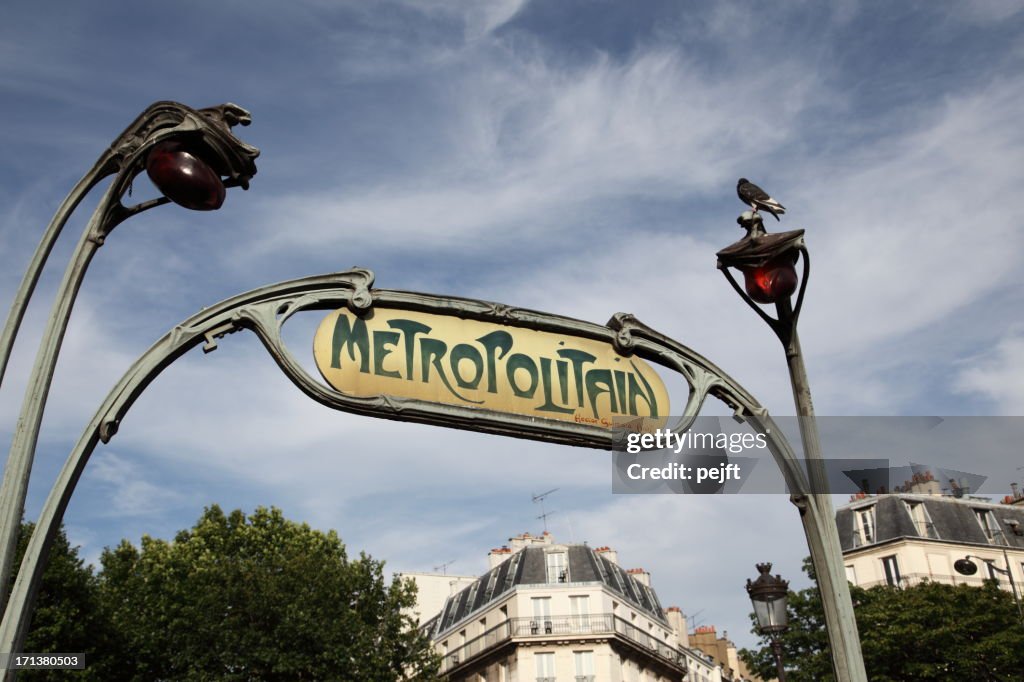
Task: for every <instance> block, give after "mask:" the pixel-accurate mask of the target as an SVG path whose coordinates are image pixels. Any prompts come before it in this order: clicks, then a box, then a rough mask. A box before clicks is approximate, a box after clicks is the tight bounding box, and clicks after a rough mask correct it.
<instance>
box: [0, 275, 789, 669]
mask: <svg viewBox="0 0 1024 682" xmlns="http://www.w3.org/2000/svg"><path fill="white" fill-rule="evenodd" d="M373 280H374V276H373V273H372V272H370V271H369V270H365V269H354V270H349V271H347V272H341V273H336V274H329V275H320V276H314V277H307V278H303V279H297V280H292V281H288V282H281V283H278V284H274V285H270V286H266V287H262V288H259V289H255V290H253V291H249V292H246V293H243V294H240V295H238V296H235V297H233V298H230V299H227V300H225V301H222V302H221V303H218V304H216V305H213V306H211V307H209V308H204V309H203V310H202V311H201V312H199V313H197V314H196V315H193V316H192V317H190V318H189V319H187V320H185V321H184V322H182V323H181V324H179V325H177V326H175V327H174V328H173V329H172V330H171V331H170V332H168V333H167V334H166V335H165V336H164V337H163V338H162V339H160V340H159V341H157V342H156V343H155V344H154V345H153V346H152V347H150V349H149V350H148V351H146V353H144V354H143V355H142V356H141V357H140V358H139V359H138V360H136V362H135V363H134V364H133V365H132V367H131V368H130V369H129V370H128V372H127V373H126V374H125V375H124V376H123V377H122V378H121V380H120V381H119V382H118V384H117V385H116V386H115V387H114V388H113V390H111V392H110V393H109V394H108V395H107V398H106V399H105V400H104V402H103V403H102V405H101V406H100V408H99V410H98V411H97V412H96V414H95V415H94V416H93V418H92V420H91V421H90V422H89V425H88V426H87V427H86V430H85V432H84V433H83V434H82V436H81V438H80V439H79V441H78V443H77V444H76V446H75V448H74V450H72V452H71V454H70V455H69V456H68V459H67V461H66V462H65V464H64V467H63V469H62V470H61V472H60V474H59V476H58V478H57V481H56V483H55V484H54V487H53V489H52V490H51V492H50V495H49V497H48V498H47V500H46V502H45V504H44V506H43V510H42V513H41V515H40V518H39V520H38V522H37V525H36V532H35V533H34V534H33V536H32V538H31V540H30V543H29V547H28V550H27V551H26V553H25V557H24V560H23V561H22V566H21V570H20V571H19V573H18V578H17V580H16V582H15V587H14V590H13V592H12V594H11V598H10V604H9V607H8V609H7V611H6V612H5V614H4V619H3V623H2V624H0V651H17V650H18V643H19V642H21V641H23V639H22V638H23V636H24V634H25V632H24V629H25V628H26V627H27V624H28V618H27V617H26V616H27V614H28V613H29V611H30V609H31V604H32V600H33V598H34V594H35V590H36V589H37V587H38V583H39V580H40V577H41V575H42V569H43V566H44V565H45V558H46V555H47V553H48V552H49V547H50V545H51V543H52V541H53V538H54V535H55V533H56V530H57V528H58V526H59V524H60V520H61V518H62V516H63V513H64V510H65V508H66V507H67V504H68V502H69V500H70V498H71V494H72V493H73V491H74V488H75V485H76V484H77V481H78V479H79V477H80V476H81V474H82V471H83V469H84V467H85V465H86V463H87V462H88V460H89V457H90V456H91V454H92V451H93V449H94V448H95V447H96V445H97V444H98V443H99V442H101V441H102V442H104V443H105V442H108V441H109V440H110V439H111V438H112V437H113V436H114V435H115V434H116V433H117V429H118V427H119V425H120V423H121V420H122V419H123V418H124V416H125V414H126V413H127V412H128V410H129V408H130V407H131V405H132V404H133V403H134V402H135V400H136V399H137V398H138V397H139V395H140V394H141V393H142V392H143V391H144V390H145V389H146V387H147V386H148V385H149V384H150V383H151V382H152V381H153V380H155V379H156V377H157V376H159V374H160V373H161V372H162V371H163V370H164V369H166V368H167V367H168V366H169V365H170V364H171V363H173V362H174V361H175V360H177V359H178V358H179V357H181V356H182V355H184V354H185V353H187V352H188V351H189V350H191V349H192V348H195V347H196V346H201V347H203V349H204V350H205V351H206V352H210V351H212V350H214V349H216V347H217V342H216V340H217V339H218V338H221V337H223V336H224V335H226V334H230V333H234V332H237V331H241V330H249V331H252V332H253V333H254V334H256V336H257V337H258V338H259V339H260V341H261V342H262V343H263V345H264V347H265V348H266V350H267V352H268V353H269V354H270V356H271V357H272V358H273V360H274V361H275V362H276V363H277V365H278V366H279V367H280V368H281V370H282V371H283V372H284V373H285V375H286V376H287V377H288V378H289V379H290V380H291V381H292V383H294V384H295V385H296V386H297V387H298V388H299V390H301V391H302V392H303V393H305V394H306V395H308V396H309V397H311V398H312V399H314V400H316V401H317V402H319V403H321V404H323V405H326V406H328V407H332V408H334V409H338V410H342V411H345V412H350V413H353V414H363V415H368V416H374V417H379V418H384V419H394V420H400V421H410V422H419V423H427V424H434V425H439V426H447V427H451V428H457V429H466V430H472V431H481V432H485V433H494V434H499V435H505V436H513V437H517V438H529V439H535V440H543V441H546V442H556V443H563V444H566V445H574V446H580V447H593V448H601V449H611V448H612V447H614V446H615V445H616V444H617V441H616V434H615V433H614V432H610V431H608V430H607V429H605V428H602V427H597V426H591V425H587V424H576V423H572V422H560V421H555V420H544V419H537V418H533V417H527V416H520V415H514V414H504V413H495V412H491V411H489V410H486V409H477V408H471V407H462V406H457V405H443V404H438V403H431V402H427V401H424V400H418V399H413V398H399V397H394V396H376V397H369V398H367V397H359V396H351V395H346V394H344V393H341V392H339V391H337V390H335V389H333V388H331V387H330V386H327V385H325V384H324V383H323V382H321V381H319V380H317V379H314V378H313V377H312V376H311V375H310V374H309V373H308V372H307V371H306V370H305V369H304V368H303V367H302V365H301V364H300V363H299V362H298V360H297V359H296V358H295V357H294V356H293V355H292V353H291V352H290V351H289V350H288V348H287V346H286V345H285V344H284V341H283V339H282V328H283V326H284V324H285V323H286V322H287V321H288V320H289V319H290V318H292V317H293V316H294V315H296V314H297V313H299V312H302V311H307V310H309V311H312V310H333V309H337V308H339V307H341V306H347V307H349V308H350V309H353V310H354V311H366V310H368V309H370V308H371V307H385V308H386V307H391V308H401V309H405V310H422V311H426V312H436V313H443V314H448V315H452V316H456V317H459V318H468V319H476V320H482V321H501V322H503V323H505V324H510V325H516V326H522V327H527V328H531V329H540V330H543V331H551V332H556V333H566V334H571V335H572V336H576V337H584V338H591V339H595V340H599V341H604V342H607V343H609V344H611V343H614V342H615V339H616V338H619V339H620V340H621V339H623V338H624V339H626V341H627V342H628V345H629V347H630V348H632V349H633V352H634V353H635V354H636V355H637V356H639V357H641V358H644V359H646V360H648V361H651V362H653V363H655V364H657V365H661V366H663V367H666V368H668V369H671V370H675V371H677V372H679V373H680V374H682V375H683V377H684V378H685V379H686V380H687V382H688V383H689V385H690V395H689V399H688V401H687V404H686V408H685V411H684V412H683V416H682V418H681V419H680V420H679V421H678V422H677V423H676V424H675V425H674V426H673V427H672V428H673V430H675V431H677V432H681V431H683V430H685V429H686V428H688V426H689V425H690V424H691V423H692V420H693V419H695V418H696V417H697V413H698V412H699V410H700V408H701V406H702V405H703V402H704V399H705V398H706V397H707V396H708V395H712V396H714V397H716V398H718V399H720V400H722V401H724V402H725V403H727V404H728V405H729V406H730V407H731V408H732V409H733V410H734V411H735V413H736V415H737V416H739V417H745V418H746V419H747V421H748V422H749V423H750V425H751V426H752V428H754V429H755V430H756V431H758V432H759V433H764V434H765V435H766V440H767V443H768V446H769V449H770V451H771V452H772V455H773V457H774V458H775V460H776V462H777V463H778V465H779V467H780V468H781V470H782V473H783V476H784V478H785V479H786V482H787V485H789V487H790V490H793V491H795V492H796V493H797V494H802V493H805V492H806V491H807V490H808V486H807V480H806V477H805V475H804V473H803V471H802V469H801V468H800V466H799V464H798V462H797V460H796V456H795V454H794V453H793V451H792V449H791V448H790V446H789V443H787V442H786V441H785V439H784V438H783V436H782V430H781V429H779V428H778V427H777V426H776V425H775V424H774V423H773V422H772V420H771V418H770V417H769V416H768V414H767V412H766V410H765V409H764V408H763V407H762V406H761V405H760V404H758V403H757V401H756V400H755V399H754V398H753V397H752V396H751V395H750V394H749V393H748V392H747V391H746V390H745V389H743V388H742V387H741V386H740V385H739V384H737V383H736V382H735V381H734V380H733V379H731V378H730V377H729V376H728V375H727V374H725V373H724V372H722V371H721V370H720V369H719V368H718V367H716V366H715V365H714V364H712V363H711V362H710V361H708V360H707V359H706V358H704V357H703V356H701V355H699V354H698V353H696V352H694V351H693V350H691V349H689V348H687V347H686V346H684V345H682V344H680V343H678V342H677V341H674V340H672V339H670V338H668V337H667V336H664V335H662V334H660V333H658V332H656V331H654V330H653V329H651V328H650V327H647V326H646V325H644V324H643V323H641V322H639V321H638V320H636V319H635V318H634V317H633V316H631V315H625V314H619V315H616V316H614V317H613V318H612V321H611V322H609V326H601V325H598V324H594V323H590V322H584V321H581V320H575V319H572V318H568V317H562V316H558V315H551V314H548V313H542V312H537V311H532V310H525V309H520V308H510V307H507V306H500V305H496V304H493V303H488V302H485V301H477V300H473V299H464V298H454V297H446V296H434V295H430V294H423V293H416V292H407V291H394V290H387V289H371V288H370V287H371V286H372V284H373ZM5 647H6V648H5Z"/></svg>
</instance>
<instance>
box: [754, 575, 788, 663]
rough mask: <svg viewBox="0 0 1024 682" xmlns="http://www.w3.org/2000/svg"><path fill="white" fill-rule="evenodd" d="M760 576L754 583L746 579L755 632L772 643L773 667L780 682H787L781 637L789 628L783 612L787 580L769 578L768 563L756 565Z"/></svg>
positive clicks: (786, 616)
mask: <svg viewBox="0 0 1024 682" xmlns="http://www.w3.org/2000/svg"><path fill="white" fill-rule="evenodd" d="M757 570H758V573H760V575H758V576H757V580H753V581H752V580H750V578H747V594H748V595H750V603H751V604H753V605H754V617H755V618H757V629H758V631H759V632H760V633H761V634H762V635H767V637H768V638H769V639H770V640H771V642H772V653H773V654H774V655H775V668H776V669H777V670H778V672H779V682H786V669H785V668H784V667H783V665H782V640H781V639H780V635H782V633H783V632H785V631H786V630H788V629H789V612H788V611H787V609H786V597H787V596H788V594H789V581H788V580H783V579H782V576H781V575H776V576H775V577H774V578H773V577H772V575H771V570H772V565H771V563H764V564H757Z"/></svg>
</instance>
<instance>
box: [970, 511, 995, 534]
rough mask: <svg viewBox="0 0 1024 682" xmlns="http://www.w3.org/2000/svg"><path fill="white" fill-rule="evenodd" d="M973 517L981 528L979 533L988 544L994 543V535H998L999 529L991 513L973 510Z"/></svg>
mask: <svg viewBox="0 0 1024 682" xmlns="http://www.w3.org/2000/svg"><path fill="white" fill-rule="evenodd" d="M974 515H975V516H977V517H978V524H979V525H980V526H981V531H982V532H983V533H984V534H985V537H986V538H987V539H988V541H989V542H995V541H996V535H997V534H998V533H999V527H998V526H996V520H995V518H993V516H992V512H991V511H989V510H988V509H975V510H974Z"/></svg>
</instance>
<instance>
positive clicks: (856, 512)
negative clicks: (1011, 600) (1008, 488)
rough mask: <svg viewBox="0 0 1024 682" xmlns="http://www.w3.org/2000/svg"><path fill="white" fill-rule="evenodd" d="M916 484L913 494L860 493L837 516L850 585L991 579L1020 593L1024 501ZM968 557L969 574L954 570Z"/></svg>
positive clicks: (926, 478) (1023, 572)
mask: <svg viewBox="0 0 1024 682" xmlns="http://www.w3.org/2000/svg"><path fill="white" fill-rule="evenodd" d="M921 478H922V480H921V481H918V482H915V484H914V485H910V486H908V488H907V489H908V490H912V491H913V492H907V493H890V494H881V495H863V494H860V495H857V496H856V497H855V498H854V499H853V500H852V501H851V502H850V504H848V505H846V506H844V507H842V508H840V509H839V510H838V511H837V512H836V525H837V527H838V529H839V539H840V542H841V544H842V547H843V558H844V564H845V566H846V577H847V579H848V580H849V581H850V582H851V583H853V584H854V585H858V586H860V587H873V586H875V585H892V586H900V587H902V586H907V585H913V584H916V583H919V582H922V581H924V580H930V581H933V582H941V583H947V584H954V585H956V584H968V585H980V584H981V583H982V582H983V581H984V580H986V579H990V578H991V579H994V580H997V581H998V582H999V585H1000V586H1001V587H1003V588H1004V589H1007V590H1011V591H1013V590H1016V591H1019V590H1020V587H1021V585H1024V496H1021V495H1020V494H1019V492H1018V491H1017V490H1016V487H1015V489H1014V493H1013V495H1009V496H1007V497H1006V498H1004V500H1003V502H1002V503H993V502H991V501H990V500H989V499H987V498H981V497H972V496H970V495H966V494H963V493H962V491H960V490H958V489H956V488H953V490H952V492H949V493H943V492H942V491H941V490H940V489H939V486H938V483H937V482H936V481H934V480H932V479H931V477H930V476H928V475H923V476H922V477H921ZM967 557H970V558H971V561H972V562H973V563H974V564H975V565H976V566H977V567H978V571H977V573H976V574H974V575H962V574H961V573H959V572H957V571H956V570H955V568H954V563H955V562H956V561H958V560H960V559H964V558H967ZM1006 571H1009V574H1007V573H1006ZM1011 578H1012V582H1011Z"/></svg>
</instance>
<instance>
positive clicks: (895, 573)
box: [882, 555, 900, 587]
mask: <svg viewBox="0 0 1024 682" xmlns="http://www.w3.org/2000/svg"><path fill="white" fill-rule="evenodd" d="M882 568H883V569H884V570H885V582H886V583H888V584H889V585H892V586H893V587H899V586H900V565H899V563H897V561H896V556H895V555H893V556H887V557H882Z"/></svg>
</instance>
